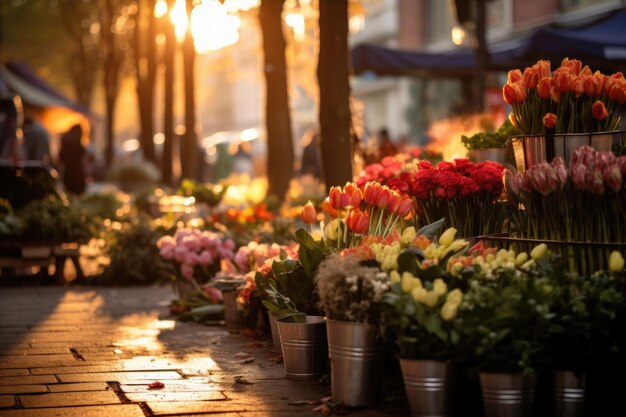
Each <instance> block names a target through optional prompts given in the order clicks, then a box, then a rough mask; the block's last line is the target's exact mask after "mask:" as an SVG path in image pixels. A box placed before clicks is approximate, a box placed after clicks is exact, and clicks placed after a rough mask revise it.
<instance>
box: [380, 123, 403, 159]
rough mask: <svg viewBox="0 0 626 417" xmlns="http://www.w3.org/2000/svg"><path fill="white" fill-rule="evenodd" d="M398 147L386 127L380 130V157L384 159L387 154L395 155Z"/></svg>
mask: <svg viewBox="0 0 626 417" xmlns="http://www.w3.org/2000/svg"><path fill="white" fill-rule="evenodd" d="M397 153H398V148H397V147H396V145H394V144H393V142H392V141H391V138H390V137H389V131H388V130H387V129H385V128H383V129H380V130H379V131H378V158H379V159H380V160H382V159H383V158H384V157H386V156H394V155H395V154H397Z"/></svg>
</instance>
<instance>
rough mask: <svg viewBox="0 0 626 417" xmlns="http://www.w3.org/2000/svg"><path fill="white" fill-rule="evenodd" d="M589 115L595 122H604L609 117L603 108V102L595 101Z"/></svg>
mask: <svg viewBox="0 0 626 417" xmlns="http://www.w3.org/2000/svg"><path fill="white" fill-rule="evenodd" d="M591 114H592V115H593V118H594V119H596V120H604V119H606V118H607V116H608V115H609V112H608V111H607V110H606V107H604V103H603V102H601V101H600V100H596V102H595V103H593V105H592V106H591Z"/></svg>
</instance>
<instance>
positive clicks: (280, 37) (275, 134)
mask: <svg viewBox="0 0 626 417" xmlns="http://www.w3.org/2000/svg"><path fill="white" fill-rule="evenodd" d="M284 2H285V0H264V1H263V2H261V7H260V9H259V20H260V22H261V31H262V33H263V52H264V55H265V66H264V71H265V83H266V93H265V98H266V102H265V120H266V126H267V178H268V182H269V189H268V194H269V195H274V196H276V197H278V198H279V199H280V200H281V201H282V200H283V199H284V197H285V193H286V192H287V190H288V189H289V181H290V180H291V179H292V178H293V175H294V166H293V165H294V154H293V136H292V133H291V116H290V113H289V95H288V93H287V64H286V59H285V48H286V44H285V36H284V34H283V27H282V19H281V13H282V10H283V4H284Z"/></svg>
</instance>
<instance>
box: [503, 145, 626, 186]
mask: <svg viewBox="0 0 626 417" xmlns="http://www.w3.org/2000/svg"><path fill="white" fill-rule="evenodd" d="M624 176H626V156H621V157H617V156H615V154H613V153H612V152H600V151H596V150H595V149H593V148H591V147H589V146H583V147H581V148H578V149H576V150H575V151H574V153H573V154H572V160H571V164H570V168H569V171H568V169H567V167H566V166H565V162H564V161H563V158H560V157H557V158H554V160H553V161H552V163H548V162H543V163H541V164H537V165H534V166H532V167H531V168H530V169H528V170H527V171H525V172H524V173H523V174H518V175H513V176H511V177H510V181H509V184H510V186H511V190H512V191H513V193H515V194H519V190H520V189H523V190H525V191H528V192H532V191H537V192H539V193H541V194H542V195H549V194H551V193H553V192H554V191H557V190H561V189H563V187H564V186H565V184H566V183H567V182H568V180H569V179H571V183H572V184H573V186H574V188H575V189H577V190H580V191H587V192H590V193H592V194H595V195H602V194H604V193H605V192H606V190H607V189H608V190H613V191H615V192H619V191H620V190H621V189H622V188H623V187H624V185H625V183H624Z"/></svg>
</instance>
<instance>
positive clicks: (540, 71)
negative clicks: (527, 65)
mask: <svg viewBox="0 0 626 417" xmlns="http://www.w3.org/2000/svg"><path fill="white" fill-rule="evenodd" d="M535 66H536V69H537V75H538V78H539V80H541V79H542V78H545V77H549V76H550V72H551V70H550V61H547V60H545V59H542V60H540V61H537V63H536V64H535Z"/></svg>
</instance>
